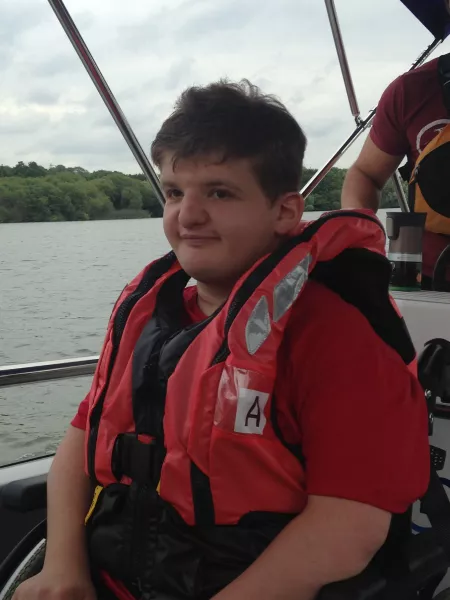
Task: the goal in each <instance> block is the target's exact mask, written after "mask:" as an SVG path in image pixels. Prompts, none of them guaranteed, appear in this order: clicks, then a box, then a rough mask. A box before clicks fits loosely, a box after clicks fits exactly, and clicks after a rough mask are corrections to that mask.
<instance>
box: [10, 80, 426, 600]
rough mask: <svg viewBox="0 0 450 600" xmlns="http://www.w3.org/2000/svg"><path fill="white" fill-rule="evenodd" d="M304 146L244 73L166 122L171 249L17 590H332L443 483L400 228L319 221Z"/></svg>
mask: <svg viewBox="0 0 450 600" xmlns="http://www.w3.org/2000/svg"><path fill="white" fill-rule="evenodd" d="M305 146H306V139H305V136H304V134H303V131H302V129H301V128H300V126H299V125H298V123H297V122H296V121H295V119H294V118H293V117H292V115H291V114H290V113H289V112H288V111H287V109H286V108H285V107H284V106H283V104H281V102H279V101H278V100H277V99H275V98H274V97H272V96H268V95H264V94H262V93H261V91H260V90H259V89H258V88H257V87H255V86H253V85H251V84H250V83H248V82H245V81H244V82H241V83H229V82H224V81H220V82H218V83H213V84H211V85H207V86H205V87H201V88H197V87H193V88H189V89H188V90H186V91H185V92H184V93H183V94H182V96H181V97H180V99H179V100H178V102H177V104H176V106H175V110H174V112H173V113H172V114H171V115H170V116H169V117H168V119H167V120H166V121H165V122H164V123H163V125H162V127H161V129H160V131H159V132H158V134H157V136H156V138H155V140H154V142H153V144H152V159H153V161H154V162H155V163H156V165H157V166H158V167H159V169H160V172H161V185H162V188H163V190H164V195H165V199H166V203H165V208H164V219H163V224H164V231H165V234H166V237H167V239H168V241H169V243H170V245H171V247H172V249H173V251H172V252H171V253H169V254H167V255H166V256H164V257H162V258H160V259H157V260H156V261H154V262H152V263H151V264H150V265H148V266H147V267H146V268H145V269H144V270H143V272H142V273H140V274H139V275H138V276H137V277H136V278H135V279H134V280H133V281H132V282H131V283H130V284H129V285H128V286H127V287H126V288H125V290H124V291H123V292H122V294H121V296H120V298H119V299H118V302H117V303H116V305H115V308H114V310H113V314H112V316H111V319H110V322H109V325H108V330H107V334H106V338H105V343H104V347H103V350H102V353H101V357H100V360H99V363H98V366H97V370H96V373H95V375H94V379H93V382H92V387H91V390H90V392H89V393H88V395H87V397H86V398H85V400H84V401H83V402H82V403H81V404H80V407H79V410H78V413H77V415H76V416H75V418H74V419H73V421H72V424H71V425H70V427H69V429H68V432H67V434H66V436H65V438H64V440H63V441H62V443H61V445H60V447H59V449H58V451H57V454H56V457H55V459H54V462H53V464H52V467H51V470H50V474H49V478H48V536H47V551H46V557H45V564H44V568H43V570H42V572H41V573H40V574H39V575H37V576H35V577H34V578H32V579H30V580H28V581H26V582H25V583H23V584H22V585H21V586H20V587H19V588H18V590H17V592H16V595H15V600H38V599H39V600H41V599H43V598H45V600H49V599H50V600H66V599H67V600H68V599H71V600H72V599H75V598H76V599H77V600H92V599H94V598H95V595H96V594H97V597H98V598H103V597H116V598H120V599H122V600H132V599H133V598H154V599H156V600H184V599H195V600H206V599H209V598H214V599H215V600H275V599H280V598H283V599H284V600H312V599H313V598H315V597H316V596H317V594H318V592H319V590H320V589H321V588H322V587H323V586H325V585H326V584H328V583H330V582H333V581H337V580H342V579H346V578H350V577H352V576H354V575H356V574H358V573H359V572H361V571H362V570H363V569H364V568H365V567H366V566H367V565H368V563H369V562H370V561H371V560H372V558H373V557H374V555H375V554H376V553H377V552H378V550H379V549H380V548H381V547H382V546H383V544H384V542H385V540H386V538H387V536H388V532H389V529H390V523H391V518H392V515H397V514H402V513H405V512H406V511H407V510H408V508H409V507H410V505H411V504H412V503H413V502H414V501H415V500H416V499H418V498H419V497H421V496H422V494H423V493H424V492H425V490H426V488H427V485H428V479H429V446H428V433H427V427H428V421H427V410H426V404H425V401H424V394H423V391H422V389H421V386H420V384H419V382H418V381H417V379H416V377H415V375H414V373H413V370H412V369H410V368H409V365H410V364H411V363H412V362H413V360H414V348H413V347H412V344H411V342H410V340H409V337H408V335H407V332H406V330H405V329H404V325H403V324H402V321H401V319H400V317H399V315H398V314H397V312H396V311H395V310H394V308H393V306H392V304H391V302H390V299H389V296H388V278H389V268H386V267H389V265H388V264H387V261H386V259H385V258H384V257H383V256H382V254H383V249H384V243H385V238H384V232H383V230H382V227H381V225H380V223H379V221H378V220H377V219H376V218H375V217H373V216H372V215H370V214H368V211H360V212H358V211H355V213H354V214H352V215H343V214H342V212H341V211H335V213H331V214H329V215H327V216H325V217H323V218H322V219H319V220H318V221H316V222H314V223H311V224H306V223H304V222H302V221H301V217H302V213H303V208H304V201H303V198H302V197H301V195H300V194H299V193H298V189H299V187H300V180H301V174H302V163H303V157H304V152H305ZM119 260H120V257H119ZM191 277H192V278H193V279H194V280H195V281H196V285H193V286H188V287H186V285H187V283H188V281H189V279H190V278H191ZM361 285H362V287H361ZM361 289H364V290H366V291H367V294H366V295H364V294H363V295H362V294H361V293H360V291H361ZM380 323H383V326H382V327H380V326H379V324H380ZM89 507H90V508H89ZM85 522H86V525H85Z"/></svg>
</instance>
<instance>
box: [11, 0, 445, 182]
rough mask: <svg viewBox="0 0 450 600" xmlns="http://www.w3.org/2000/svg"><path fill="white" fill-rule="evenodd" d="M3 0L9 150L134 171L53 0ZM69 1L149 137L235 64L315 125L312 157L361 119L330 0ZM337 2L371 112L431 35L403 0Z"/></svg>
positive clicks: (365, 107)
mask: <svg viewBox="0 0 450 600" xmlns="http://www.w3.org/2000/svg"><path fill="white" fill-rule="evenodd" d="M0 3H1V5H2V6H1V20H0V62H1V64H2V93H1V96H0V164H1V163H5V164H13V163H15V162H17V161H19V160H25V161H29V160H36V161H37V162H41V163H42V164H44V165H48V164H50V163H53V164H61V163H62V164H67V165H72V166H78V165H79V166H83V167H85V168H88V169H99V168H107V169H118V170H123V171H127V172H137V171H138V170H139V167H138V166H137V164H136V163H135V161H134V159H133V157H132V155H131V153H130V151H129V150H128V148H127V146H126V144H125V142H124V141H123V139H122V137H121V135H120V133H119V132H118V131H117V129H116V128H115V125H114V123H113V121H112V118H111V117H110V115H109V113H108V111H107V109H106V108H105V106H104V105H103V103H102V101H101V99H100V98H99V96H98V94H97V92H96V90H95V89H94V87H93V85H92V82H91V80H90V78H89V77H88V75H87V74H86V72H85V70H84V68H83V66H82V65H81V63H80V61H79V60H78V58H77V56H76V54H75V52H74V50H73V48H72V46H71V44H70V43H69V41H68V40H67V38H66V36H65V34H64V32H63V31H62V28H61V26H60V25H59V23H58V21H57V19H56V17H55V15H54V14H53V11H52V10H51V8H50V6H49V4H48V2H47V0H14V2H9V1H8V0H0ZM66 5H67V8H68V9H69V11H70V12H71V13H72V15H73V17H74V20H75V22H76V24H77V26H78V28H79V29H80V31H81V33H82V35H83V36H84V38H85V40H86V43H87V44H88V46H89V48H90V49H91V51H92V53H93V55H94V58H95V60H96V61H97V63H98V64H99V66H100V68H101V70H102V72H103V74H104V76H105V78H106V80H107V82H108V84H109V85H110V87H111V89H112V91H113V93H114V94H115V96H116V98H117V100H118V101H119V103H120V105H121V107H122V109H123V111H124V113H125V115H126V117H127V119H128V120H129V122H130V124H131V125H132V127H133V128H134V130H135V133H136V135H137V137H138V139H139V140H140V142H141V145H142V146H143V147H144V148H145V149H148V148H149V146H150V143H151V140H152V138H153V136H154V135H155V133H156V131H157V130H158V128H159V126H160V124H161V123H162V121H163V120H164V118H165V117H167V115H168V114H169V113H170V112H171V110H172V107H173V105H174V102H175V100H176V98H177V96H178V95H179V93H180V92H181V91H182V90H183V89H185V88H186V87H187V86H189V85H193V84H196V85H201V84H205V83H208V82H210V81H212V80H217V79H218V78H220V77H224V76H228V77H229V78H231V79H236V80H238V79H241V78H243V77H246V78H249V79H250V80H251V81H252V82H254V83H256V84H257V85H259V86H260V87H261V88H262V89H263V90H264V91H265V92H267V93H272V94H275V95H277V96H278V97H279V98H280V99H281V100H282V101H283V102H285V104H286V105H287V106H288V108H289V109H290V110H291V111H292V113H293V114H294V116H295V117H296V118H297V119H298V121H299V122H300V124H301V125H302V127H303V128H304V130H305V132H306V134H307V136H308V151H307V156H306V163H307V164H308V165H310V166H319V165H320V164H321V163H323V162H325V160H326V159H327V158H328V156H329V155H330V154H331V152H333V151H334V150H335V148H336V147H338V146H339V145H340V143H341V142H342V141H343V139H344V138H345V137H346V136H347V135H348V134H349V133H350V132H351V131H352V129H353V127H354V122H353V119H352V116H351V114H350V112H349V109H348V101H347V97H346V93H345V88H344V85H343V82H342V78H341V75H340V70H339V63H338V61H337V58H336V53H335V49H334V45H333V40H332V36H331V33H330V29H329V25H328V22H327V16H326V10H325V6H324V3H323V2H322V0H277V2H268V3H260V2H259V0H215V1H214V2H211V1H210V0H152V2H148V1H147V0H128V2H127V4H126V9H124V5H123V3H121V2H111V1H110V0H97V2H95V3H93V2H92V0H66ZM336 5H337V9H338V13H339V19H340V24H341V27H342V31H343V35H344V39H345V42H346V49H347V55H348V60H349V62H350V66H351V69H352V73H353V78H354V84H355V89H356V92H357V96H358V100H359V105H360V108H361V112H362V114H363V115H365V114H366V113H367V112H368V111H369V110H370V109H371V108H372V107H373V106H374V105H375V104H376V102H377V100H378V98H379V96H380V94H381V92H382V91H383V89H384V87H385V86H386V85H387V84H388V83H389V81H391V80H392V79H393V78H394V77H395V76H396V75H397V74H399V73H400V72H402V71H404V70H406V69H407V68H408V67H409V65H410V64H411V62H412V61H413V59H414V58H415V57H416V56H417V55H418V54H419V52H420V51H421V50H422V49H423V48H424V47H425V46H426V45H427V44H428V43H429V42H430V41H431V38H430V35H429V33H428V32H427V31H426V30H425V29H424V28H423V27H421V26H420V24H418V23H417V22H416V21H415V20H414V18H413V17H412V16H411V15H410V13H409V12H408V11H407V10H406V9H405V8H404V7H403V6H402V4H401V2H399V1H395V0H378V2H361V0H336ZM447 48H448V44H446V45H445V46H443V48H442V52H444V51H445V50H446V49H447ZM357 148H358V146H356V149H357ZM356 149H355V150H353V151H352V152H350V153H349V155H348V156H346V157H345V158H344V159H343V160H342V161H341V164H342V165H348V164H349V162H350V161H351V160H352V159H353V158H354V156H355V152H356Z"/></svg>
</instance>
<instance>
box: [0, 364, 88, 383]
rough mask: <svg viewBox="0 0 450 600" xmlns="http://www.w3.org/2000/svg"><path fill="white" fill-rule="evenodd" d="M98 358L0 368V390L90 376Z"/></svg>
mask: <svg viewBox="0 0 450 600" xmlns="http://www.w3.org/2000/svg"><path fill="white" fill-rule="evenodd" d="M97 362H98V356H83V357H82V358H69V359H62V360H54V361H45V362H39V363H28V364H24V365H7V366H5V367H0V388H2V387H6V386H10V385H23V384H25V383H36V382H37V381H52V380H54V379H66V378H71V377H85V376H86V375H92V374H93V373H94V371H95V367H96V365H97Z"/></svg>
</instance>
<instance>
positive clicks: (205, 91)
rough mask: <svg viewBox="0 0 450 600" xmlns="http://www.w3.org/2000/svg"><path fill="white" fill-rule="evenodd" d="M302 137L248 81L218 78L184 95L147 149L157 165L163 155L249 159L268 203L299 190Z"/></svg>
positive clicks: (277, 104)
mask: <svg viewBox="0 0 450 600" xmlns="http://www.w3.org/2000/svg"><path fill="white" fill-rule="evenodd" d="M305 147H306V138H305V135H304V133H303V131H302V129H301V127H300V125H299V124H298V123H297V121H296V120H295V119H294V117H293V116H292V115H291V114H290V113H289V111H288V110H287V109H286V107H285V106H284V105H283V104H282V103H281V102H280V101H279V100H277V99H276V98H275V97H274V96H269V95H265V94H262V93H261V91H260V90H259V88H258V87H256V86H255V85H252V84H251V83H250V82H249V81H247V80H243V81H241V82H240V83H230V82H228V81H225V80H221V81H219V82H217V83H212V84H210V85H207V86H205V87H191V88H188V89H187V90H186V91H185V92H183V93H182V94H181V96H180V98H179V99H178V100H177V102H176V104H175V110H174V112H173V113H172V114H171V115H170V117H169V118H168V119H166V121H164V123H163V125H162V127H161V129H160V130H159V132H158V134H157V135H156V138H155V140H154V141H153V143H152V146H151V157H152V160H153V162H154V163H155V164H156V165H157V166H158V167H161V162H162V159H163V156H164V154H165V153H167V152H169V153H170V154H172V155H173V161H174V164H175V162H176V161H177V160H179V159H186V158H192V157H194V156H202V155H205V156H207V155H210V154H213V153H217V154H218V155H219V157H220V158H219V160H221V161H226V160H227V159H230V158H231V159H233V158H234V159H236V158H248V159H250V160H251V161H252V163H253V168H254V173H255V175H256V177H257V179H258V181H259V183H260V185H261V187H262V189H263V190H264V193H265V194H266V195H267V196H268V197H269V198H270V199H271V200H276V198H278V197H279V196H280V195H281V194H284V193H287V192H293V191H298V190H299V189H300V179H301V175H302V165H303V156H304V153H305Z"/></svg>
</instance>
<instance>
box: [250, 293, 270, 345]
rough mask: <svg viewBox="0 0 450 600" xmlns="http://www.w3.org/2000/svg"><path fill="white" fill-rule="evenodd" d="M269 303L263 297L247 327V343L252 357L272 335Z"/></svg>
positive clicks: (253, 311)
mask: <svg viewBox="0 0 450 600" xmlns="http://www.w3.org/2000/svg"><path fill="white" fill-rule="evenodd" d="M270 331H271V325H270V315H269V303H268V301H267V298H266V297H265V296H261V298H260V299H259V300H258V302H257V304H256V306H255V308H254V309H253V310H252V314H251V315H250V317H249V319H248V321H247V325H246V326H245V341H246V343H247V351H248V353H249V354H250V355H253V354H255V352H256V351H257V350H259V348H261V346H262V345H263V344H264V342H265V341H266V340H267V338H268V337H269V335H270Z"/></svg>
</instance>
